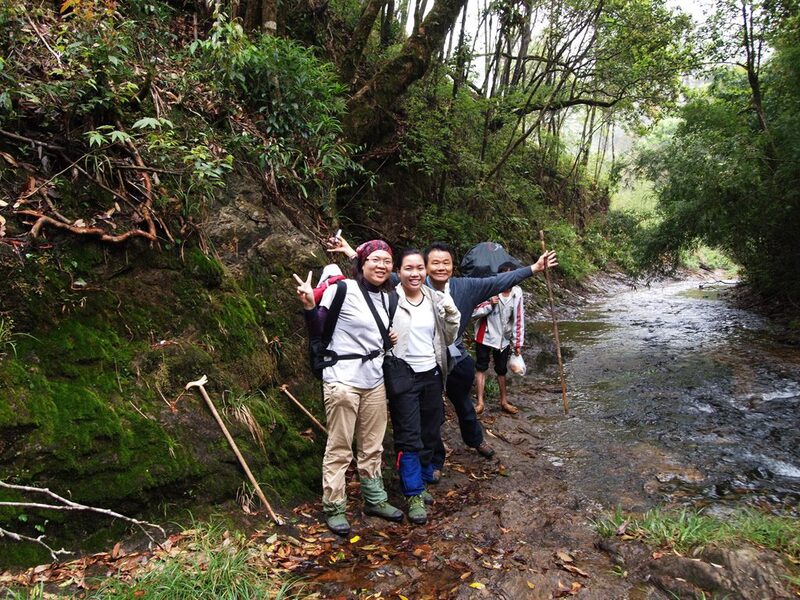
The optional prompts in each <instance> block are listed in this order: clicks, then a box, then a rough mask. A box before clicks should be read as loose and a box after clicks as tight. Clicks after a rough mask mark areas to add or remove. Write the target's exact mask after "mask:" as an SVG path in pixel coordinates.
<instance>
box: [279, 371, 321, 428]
mask: <svg viewBox="0 0 800 600" xmlns="http://www.w3.org/2000/svg"><path fill="white" fill-rule="evenodd" d="M281 391H282V392H283V393H284V394H286V395H287V396H289V400H291V401H292V402H294V403H295V404H296V405H297V408H299V409H300V410H302V411H303V412H304V413H305V414H306V416H307V417H308V418H309V419H311V420H312V421H314V424H315V425H316V426H317V427H319V428H320V429H321V430H322V432H323V433H324V434H325V435H328V430H327V429H325V426H324V425H323V424H322V423H320V422H319V421H317V419H316V418H315V417H314V415H312V414H311V413H310V412H308V410H307V409H306V407H305V406H303V405H302V404H300V401H299V400H298V399H297V398H295V397H294V396H292V394H291V392H290V391H289V387H288V386H287V385H285V384H284V385H282V386H281Z"/></svg>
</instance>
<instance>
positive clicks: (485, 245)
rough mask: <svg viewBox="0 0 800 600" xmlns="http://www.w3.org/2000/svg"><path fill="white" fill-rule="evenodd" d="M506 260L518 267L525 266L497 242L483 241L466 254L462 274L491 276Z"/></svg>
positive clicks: (462, 264)
mask: <svg viewBox="0 0 800 600" xmlns="http://www.w3.org/2000/svg"><path fill="white" fill-rule="evenodd" d="M505 262H510V263H513V264H514V266H515V267H516V268H519V267H522V266H524V265H523V264H522V262H521V261H519V260H517V259H516V258H514V257H513V256H511V255H510V254H509V253H508V252H506V249H505V248H503V246H501V245H500V244H498V243H497V242H481V243H480V244H478V245H476V246H473V247H472V248H471V249H470V251H469V252H467V253H466V254H465V255H464V258H463V260H462V261H461V274H462V275H465V276H466V277H491V276H492V275H496V274H497V269H499V268H500V265H502V264H503V263H505Z"/></svg>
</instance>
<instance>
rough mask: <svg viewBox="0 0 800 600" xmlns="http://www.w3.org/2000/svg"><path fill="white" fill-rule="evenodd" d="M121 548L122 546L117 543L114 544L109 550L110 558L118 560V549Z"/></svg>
mask: <svg viewBox="0 0 800 600" xmlns="http://www.w3.org/2000/svg"><path fill="white" fill-rule="evenodd" d="M121 548H122V544H120V543H119V542H117V543H116V544H114V548H112V549H111V558H113V559H115V560H116V559H118V558H119V557H120V549H121Z"/></svg>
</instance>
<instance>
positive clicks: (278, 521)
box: [186, 375, 283, 525]
mask: <svg viewBox="0 0 800 600" xmlns="http://www.w3.org/2000/svg"><path fill="white" fill-rule="evenodd" d="M207 382H208V377H206V376H205V375H203V376H202V377H201V378H200V379H198V380H197V381H190V382H189V383H187V384H186V389H187V390H188V389H190V388H193V387H196V388H198V389H199V390H200V394H201V395H202V396H203V399H204V400H205V401H206V404H207V405H208V408H209V410H210V411H211V414H212V415H214V418H215V419H216V421H217V425H219V428H220V429H221V430H222V433H224V434H225V439H227V440H228V444H230V447H231V449H232V450H233V453H234V454H235V455H236V458H237V459H239V464H240V465H242V469H244V472H245V474H246V475H247V478H248V479H249V480H250V483H251V484H252V486H253V487H254V488H255V490H256V494H258V497H259V499H260V500H261V502H263V503H264V506H266V507H267V512H269V516H270V517H271V518H272V520H273V521H275V524H276V525H283V519H281V518H280V517H279V516H278V515H277V514H275V511H274V510H272V506H271V505H270V503H269V500H267V497H266V496H265V495H264V492H263V490H262V489H261V486H260V485H258V482H257V481H256V478H255V477H254V476H253V473H252V471H250V467H249V466H247V461H246V460H245V459H244V456H242V453H241V452H239V446H237V445H236V442H235V441H234V439H233V437H232V436H231V434H230V432H229V431H228V428H227V427H225V423H223V422H222V417H220V416H219V413H218V412H217V408H216V407H215V406H214V403H213V402H212V401H211V398H210V397H209V396H208V392H206V388H205V387H203V386H204V385H205V384H206V383H207Z"/></svg>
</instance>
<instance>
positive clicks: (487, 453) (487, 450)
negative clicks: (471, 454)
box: [475, 442, 494, 458]
mask: <svg viewBox="0 0 800 600" xmlns="http://www.w3.org/2000/svg"><path fill="white" fill-rule="evenodd" d="M475 450H477V451H478V454H480V455H481V456H482V457H483V458H492V457H493V456H494V448H492V447H491V446H490V445H489V444H487V443H486V442H481V445H480V446H478V447H477V448H475Z"/></svg>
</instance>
